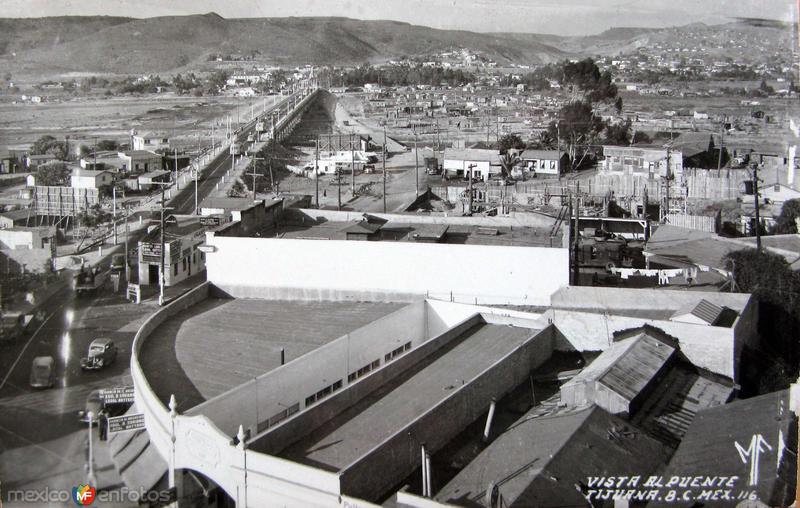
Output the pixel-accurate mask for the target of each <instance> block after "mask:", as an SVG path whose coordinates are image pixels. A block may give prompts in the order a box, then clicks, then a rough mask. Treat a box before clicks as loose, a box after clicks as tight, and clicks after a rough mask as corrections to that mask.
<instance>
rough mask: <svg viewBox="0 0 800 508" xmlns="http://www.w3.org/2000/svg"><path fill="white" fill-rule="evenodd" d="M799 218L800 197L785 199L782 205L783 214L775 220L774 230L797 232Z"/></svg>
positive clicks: (787, 232) (778, 231) (779, 232)
mask: <svg viewBox="0 0 800 508" xmlns="http://www.w3.org/2000/svg"><path fill="white" fill-rule="evenodd" d="M798 219H800V199H790V200H788V201H785V202H784V203H783V206H782V207H781V214H780V215H779V216H778V218H777V219H776V220H775V229H774V232H775V233H778V234H794V233H797V232H798V230H797V220H798Z"/></svg>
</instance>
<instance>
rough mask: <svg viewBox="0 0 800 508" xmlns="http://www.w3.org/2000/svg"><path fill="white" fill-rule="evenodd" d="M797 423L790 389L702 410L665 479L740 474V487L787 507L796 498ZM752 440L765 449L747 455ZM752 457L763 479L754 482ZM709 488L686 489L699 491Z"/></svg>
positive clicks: (697, 492) (767, 500) (694, 493)
mask: <svg viewBox="0 0 800 508" xmlns="http://www.w3.org/2000/svg"><path fill="white" fill-rule="evenodd" d="M796 425H797V417H796V416H794V415H793V414H792V413H791V411H790V410H789V391H788V390H783V391H780V392H774V393H770V394H767V395H761V396H758V397H752V398H749V399H745V400H738V401H735V402H731V403H729V404H725V405H723V406H718V407H714V408H709V409H705V410H702V411H698V413H697V414H696V415H695V417H694V420H693V422H692V425H691V426H690V427H689V430H688V432H687V433H686V435H685V436H684V438H683V440H682V441H681V444H680V446H679V447H678V449H677V451H676V452H675V455H674V456H673V457H672V460H671V461H670V463H669V465H668V466H667V467H666V470H665V471H664V472H663V473H661V474H663V475H664V477H665V478H669V477H670V476H672V475H678V476H682V477H692V476H695V475H700V476H703V477H706V476H708V475H713V476H727V477H731V476H737V477H738V478H739V480H738V482H737V483H736V489H738V490H740V491H743V490H756V491H757V493H758V497H759V499H760V500H761V501H762V502H763V503H766V505H768V506H788V505H789V504H790V503H791V502H792V500H793V499H794V487H795V478H796V475H795V472H794V466H793V463H794V462H796V460H797V457H796V455H795V454H794V452H793V450H796V443H797V441H796V433H795V430H793V429H796ZM751 445H755V446H756V447H760V448H761V450H763V452H762V453H760V455H758V456H753V454H750V455H748V454H747V450H748V448H749V447H750V446H751ZM753 460H758V468H757V471H758V473H757V474H758V478H757V484H756V485H755V486H753V487H751V486H749V485H748V483H749V482H748V480H749V477H750V474H751V471H753V470H752V469H751V466H752V465H753ZM707 489H708V487H705V488H703V487H691V486H689V487H687V488H686V490H687V491H690V493H691V494H693V495H694V496H696V495H697V494H699V493H700V492H701V491H702V490H707ZM695 498H696V497H695Z"/></svg>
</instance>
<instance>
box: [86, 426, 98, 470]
mask: <svg viewBox="0 0 800 508" xmlns="http://www.w3.org/2000/svg"><path fill="white" fill-rule="evenodd" d="M94 416H95V415H94V412H92V411H89V412H88V413H86V417H87V418H88V419H89V466H88V473H89V478H88V480H89V485H97V481H96V480H97V479H96V478H95V476H94V450H93V449H92V423H93V422H94Z"/></svg>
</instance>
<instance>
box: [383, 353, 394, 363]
mask: <svg viewBox="0 0 800 508" xmlns="http://www.w3.org/2000/svg"><path fill="white" fill-rule="evenodd" d="M391 359H392V353H386V354H385V355H383V361H384V363H385V362H388V361H389V360H391Z"/></svg>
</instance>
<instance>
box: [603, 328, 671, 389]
mask: <svg viewBox="0 0 800 508" xmlns="http://www.w3.org/2000/svg"><path fill="white" fill-rule="evenodd" d="M627 340H633V341H634V343H633V345H632V346H631V347H630V348H629V349H628V351H626V352H625V354H623V355H622V356H620V357H619V359H618V360H617V361H616V362H614V363H613V364H612V365H611V367H610V368H609V369H608V370H607V371H606V372H605V373H604V374H603V375H602V376H601V377H600V379H598V382H600V383H602V384H603V385H605V386H607V387H608V388H609V389H611V390H613V391H615V392H616V393H618V394H619V395H621V396H622V397H624V398H625V399H626V400H628V401H632V400H633V399H634V398H635V397H636V396H637V395H638V394H639V393H640V392H641V391H642V390H644V388H645V386H647V384H648V383H649V382H650V381H651V380H652V379H653V378H654V377H655V376H656V375H657V374H658V372H659V371H660V370H661V368H662V367H663V366H664V364H666V363H667V361H668V360H669V358H670V357H671V356H672V353H674V352H675V349H674V348H672V347H670V346H668V345H667V344H665V343H663V342H661V341H660V340H658V339H655V338H653V337H651V336H649V335H647V334H646V333H644V334H642V335H640V336H638V337H634V338H632V339H627Z"/></svg>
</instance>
